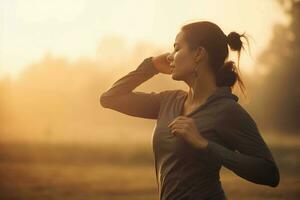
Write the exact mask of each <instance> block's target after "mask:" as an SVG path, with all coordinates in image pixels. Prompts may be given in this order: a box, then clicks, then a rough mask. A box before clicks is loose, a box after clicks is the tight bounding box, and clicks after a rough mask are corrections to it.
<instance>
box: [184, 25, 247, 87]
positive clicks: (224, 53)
mask: <svg viewBox="0 0 300 200" xmlns="http://www.w3.org/2000/svg"><path fill="white" fill-rule="evenodd" d="M181 30H182V31H183V32H184V38H185V40H186V41H187V43H188V45H189V47H190V48H191V49H195V48H197V47H199V46H202V47H204V48H205V50H206V51H207V52H208V58H209V63H210V65H211V67H212V70H213V72H214V74H215V77H216V85H217V86H218V87H221V86H229V87H231V88H232V87H233V86H234V85H235V83H236V82H237V81H238V83H239V86H240V88H241V90H242V92H243V93H244V90H245V85H244V83H243V81H242V79H241V77H240V72H239V60H240V53H241V49H244V46H243V42H242V41H241V37H244V38H245V39H246V40H247V43H248V44H249V42H248V38H247V37H246V36H245V33H244V34H242V35H240V34H238V33H237V32H231V33H229V34H228V36H226V35H225V34H224V32H223V31H222V30H221V28H220V27H219V26H218V25H216V24H214V23H212V22H208V21H200V22H194V23H190V24H187V25H184V26H183V27H182V28H181ZM227 45H229V47H230V49H231V50H233V51H237V52H238V65H237V66H236V65H235V62H233V61H226V59H227V58H228V46H227ZM225 61H226V62H225Z"/></svg>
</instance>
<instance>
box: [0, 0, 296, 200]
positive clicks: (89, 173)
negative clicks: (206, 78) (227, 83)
mask: <svg viewBox="0 0 300 200" xmlns="http://www.w3.org/2000/svg"><path fill="white" fill-rule="evenodd" d="M299 19H300V1H299V0H265V1H261V0H251V1H250V0H244V1H239V0H226V1H225V0H222V1H221V0H209V1H208V0H184V1H183V0H182V1H171V0H165V1H158V0H147V1H146V0H112V1H102V0H77V1H71V0H51V1H50V0H40V1H39V0H27V1H22V0H0V199H3V200H6V199H10V200H11V199H17V200H23V199H24V200H25V199H26V200H28V199H31V200H34V199H54V200H57V199H64V200H67V199H109V200H110V199H112V200H114V199H124V200H127V199H131V200H135V199H136V200H137V199H147V200H150V199H158V196H157V194H158V193H157V185H156V182H155V169H154V160H153V155H152V144H151V137H152V131H153V128H154V125H155V120H149V119H141V118H136V117H131V116H127V115H124V114H120V113H118V112H116V111H113V110H109V109H105V108H103V107H101V106H100V103H99V96H100V94H101V93H102V92H104V91H105V90H106V89H108V88H109V87H110V86H111V85H112V83H113V82H115V81H116V80H117V79H119V78H121V77H122V76H124V75H125V74H127V73H129V72H130V71H132V70H134V69H136V67H137V66H138V65H139V64H140V63H141V62H142V61H143V59H145V58H147V57H150V56H155V55H159V54H161V53H165V52H171V51H173V43H174V40H175V36H176V34H177V33H178V31H179V30H180V27H181V26H182V25H184V24H186V23H189V22H194V21H198V20H209V21H212V22H215V23H216V24H218V25H219V26H220V27H221V28H222V29H223V31H224V32H225V34H228V33H230V32H231V31H236V32H239V33H243V32H246V34H248V35H250V36H251V37H250V40H249V42H250V48H248V46H247V43H246V41H244V42H245V43H246V49H245V51H244V52H242V55H241V62H240V69H241V72H242V78H243V80H244V82H245V85H246V89H247V98H246V97H244V96H243V95H242V94H241V92H240V91H239V89H238V88H235V89H234V92H235V93H236V94H237V95H239V96H240V103H241V104H242V105H243V106H244V107H245V108H246V110H247V111H248V112H249V113H250V114H251V115H252V116H253V118H254V119H255V121H256V122H257V125H258V127H259V129H260V131H261V134H262V136H263V138H264V139H265V141H266V143H267V144H268V145H269V146H270V148H271V151H272V152H273V154H274V158H275V160H276V162H277V164H278V166H279V169H280V172H281V182H280V185H279V186H278V187H277V188H270V187H267V186H261V185H256V184H253V183H250V182H247V181H245V180H243V179H242V178H239V177H238V176H236V175H235V174H234V173H232V172H231V171H229V170H227V169H225V168H222V171H221V172H222V173H221V178H222V183H223V186H224V190H225V192H226V193H227V196H228V197H229V199H299V197H300V181H299V180H300V179H299V178H300V175H299V167H300V163H299V160H300V159H299V155H300V154H299V153H300V146H299V145H300V137H299V129H300V123H299V122H300V121H299V120H300V101H299V99H300V87H299V85H298V84H299V79H298V76H299V74H300V67H299V63H300V32H299V31H300V24H299ZM230 59H231V60H234V61H237V60H236V59H237V55H235V54H234V53H233V52H231V54H230ZM178 88H180V89H184V90H187V89H188V88H187V86H186V85H184V83H183V82H177V81H174V80H172V79H171V77H170V76H169V75H166V74H158V75H156V76H154V77H153V78H152V79H150V80H149V81H147V82H145V83H143V84H142V85H140V86H139V87H138V88H137V89H136V91H145V92H151V91H157V92H159V91H162V90H166V89H178Z"/></svg>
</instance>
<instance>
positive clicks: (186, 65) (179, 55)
mask: <svg viewBox="0 0 300 200" xmlns="http://www.w3.org/2000/svg"><path fill="white" fill-rule="evenodd" d="M183 34H184V33H183V32H182V31H180V32H179V33H178V34H177V36H176V39H175V43H174V51H173V52H172V53H171V54H170V55H169V56H168V61H169V62H170V66H171V69H172V78H173V79H174V80H186V79H187V78H188V77H190V76H191V75H192V74H193V73H194V68H195V66H196V62H195V53H194V52H193V51H191V50H190V49H189V47H188V44H187V42H186V41H185V40H184V37H183Z"/></svg>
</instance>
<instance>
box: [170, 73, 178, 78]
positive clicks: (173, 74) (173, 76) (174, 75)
mask: <svg viewBox="0 0 300 200" xmlns="http://www.w3.org/2000/svg"><path fill="white" fill-rule="evenodd" d="M171 76H172V79H173V80H179V77H178V76H177V75H176V73H174V72H172V74H171Z"/></svg>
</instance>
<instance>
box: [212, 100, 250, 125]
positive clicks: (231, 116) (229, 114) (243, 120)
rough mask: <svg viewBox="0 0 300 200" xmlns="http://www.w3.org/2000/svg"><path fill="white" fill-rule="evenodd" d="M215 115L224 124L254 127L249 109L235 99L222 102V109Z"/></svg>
mask: <svg viewBox="0 0 300 200" xmlns="http://www.w3.org/2000/svg"><path fill="white" fill-rule="evenodd" d="M217 116H218V118H219V119H220V120H219V122H222V123H221V124H223V125H226V126H234V127H248V126H249V125H250V126H254V127H256V122H255V120H254V118H253V117H252V116H251V114H250V113H249V111H248V110H247V109H246V108H244V107H243V106H242V105H241V104H240V103H238V102H236V101H226V102H224V105H223V109H222V110H221V112H220V113H219V114H218V115H217Z"/></svg>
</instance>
